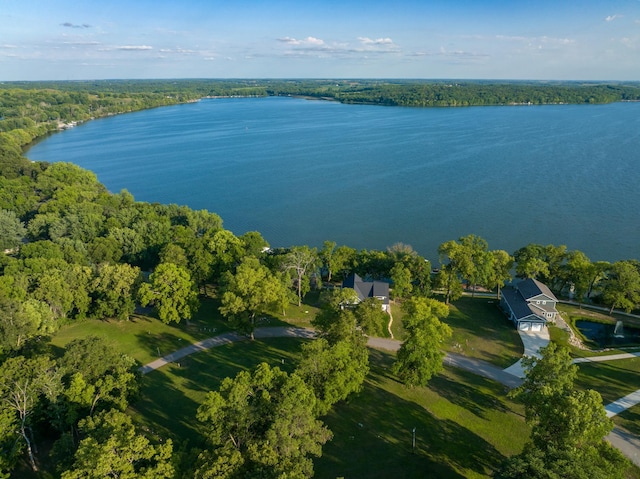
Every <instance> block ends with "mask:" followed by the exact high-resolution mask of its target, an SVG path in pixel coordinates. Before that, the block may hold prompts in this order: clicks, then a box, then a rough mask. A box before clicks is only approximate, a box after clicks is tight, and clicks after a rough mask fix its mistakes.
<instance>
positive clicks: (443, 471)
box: [315, 351, 528, 478]
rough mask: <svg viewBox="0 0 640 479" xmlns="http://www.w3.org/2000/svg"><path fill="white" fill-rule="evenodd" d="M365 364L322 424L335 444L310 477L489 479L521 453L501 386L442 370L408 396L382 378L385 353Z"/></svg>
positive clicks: (516, 416) (515, 418)
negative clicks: (357, 387) (354, 387)
mask: <svg viewBox="0 0 640 479" xmlns="http://www.w3.org/2000/svg"><path fill="white" fill-rule="evenodd" d="M370 358H371V372H370V374H369V376H368V378H367V380H366V383H365V387H364V390H363V391H362V392H361V393H360V394H357V395H354V396H353V397H351V398H349V400H348V402H347V403H345V404H340V405H338V406H336V407H334V410H333V411H331V412H330V413H329V415H328V417H327V418H326V419H325V420H326V423H327V425H328V426H329V428H330V429H331V430H332V431H333V433H334V439H333V441H331V442H330V443H328V444H327V445H325V447H324V450H323V456H322V458H320V459H318V460H316V461H315V464H316V476H317V477H327V478H333V477H341V476H342V477H348V478H388V477H394V478H422V477H438V478H462V477H469V478H482V477H491V474H492V471H494V470H495V468H496V467H498V466H499V465H500V463H501V461H502V460H503V459H504V458H505V457H506V456H508V455H511V454H515V453H518V452H520V450H521V449H522V446H523V444H524V441H525V439H526V437H527V436H528V426H526V424H525V423H524V419H523V417H522V416H521V414H522V409H521V407H520V406H518V405H516V404H513V403H512V402H510V401H509V400H507V399H506V396H505V391H504V389H503V387H502V386H501V385H499V384H497V383H495V382H493V381H490V380H487V379H484V378H482V377H479V376H476V375H474V374H470V373H465V372H463V371H460V370H455V369H447V370H446V371H445V373H444V374H442V375H440V376H438V377H436V378H434V379H433V380H432V381H431V382H430V384H429V386H428V387H427V388H413V389H408V388H405V387H404V386H402V385H401V384H400V383H398V382H397V380H396V379H395V378H394V377H393V376H392V375H391V374H390V373H389V368H390V366H391V364H392V362H393V355H392V354H389V353H386V352H380V351H372V352H371V355H370ZM413 428H416V447H415V449H412V430H413Z"/></svg>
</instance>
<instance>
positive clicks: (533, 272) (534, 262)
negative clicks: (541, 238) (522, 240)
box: [513, 243, 549, 279]
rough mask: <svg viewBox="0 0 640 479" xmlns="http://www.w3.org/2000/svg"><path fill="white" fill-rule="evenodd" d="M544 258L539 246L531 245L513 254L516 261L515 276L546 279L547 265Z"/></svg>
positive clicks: (541, 247)
mask: <svg viewBox="0 0 640 479" xmlns="http://www.w3.org/2000/svg"><path fill="white" fill-rule="evenodd" d="M544 256H545V255H544V247H543V246H541V245H539V244H534V243H531V244H528V245H527V246H524V247H522V248H520V249H519V250H517V251H516V252H515V253H514V254H513V257H514V259H515V261H516V276H517V277H518V278H533V279H542V278H545V277H547V276H548V275H549V265H548V264H547V262H546V261H545V257H544Z"/></svg>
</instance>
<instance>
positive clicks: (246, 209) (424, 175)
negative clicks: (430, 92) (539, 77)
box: [27, 98, 640, 261]
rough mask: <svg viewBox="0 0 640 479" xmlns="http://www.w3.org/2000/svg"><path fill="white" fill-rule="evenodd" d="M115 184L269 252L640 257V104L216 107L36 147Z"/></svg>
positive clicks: (188, 108)
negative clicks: (479, 247)
mask: <svg viewBox="0 0 640 479" xmlns="http://www.w3.org/2000/svg"><path fill="white" fill-rule="evenodd" d="M27 156H28V157H29V158H30V159H32V160H44V161H50V162H54V161H70V162H73V163H76V164H78V165H80V166H82V167H84V168H87V169H90V170H92V171H94V172H95V173H96V174H97V175H98V179H99V180H100V181H101V182H102V183H104V184H105V185H106V186H107V188H109V189H110V190H111V191H120V190H121V189H123V188H125V189H127V190H128V191H130V192H131V193H132V194H133V195H134V196H135V198H136V199H137V200H142V201H149V202H160V203H177V204H186V205H188V206H190V207H192V208H194V209H203V208H205V209H208V210H209V211H213V212H216V213H218V214H219V215H220V216H221V217H222V218H223V221H224V225H225V227H226V228H227V229H230V230H232V231H233V232H234V233H236V234H242V233H244V232H246V231H251V230H257V231H260V232H261V233H262V234H263V236H264V237H265V238H266V239H267V241H269V243H270V244H271V245H272V246H289V245H294V244H308V245H311V246H321V244H322V242H323V241H324V240H327V239H328V240H333V241H336V242H337V243H338V244H347V245H349V246H352V247H355V248H370V249H384V248H386V247H387V246H389V245H392V244H393V243H396V242H398V241H401V242H403V243H408V244H411V245H412V246H413V247H414V249H416V250H417V251H418V252H420V253H421V254H422V255H423V256H425V257H427V258H429V259H431V260H432V261H437V248H438V245H439V244H441V243H442V242H444V241H447V240H450V239H457V238H459V237H460V236H464V235H467V234H471V233H473V234H476V235H479V236H482V237H483V238H485V239H486V240H487V241H488V242H489V247H490V249H505V250H507V251H509V252H511V253H512V252H513V251H514V250H516V249H518V248H520V247H522V246H525V245H527V244H528V243H541V244H556V245H557V244H566V245H567V247H568V248H569V249H578V250H581V251H583V252H585V253H586V254H587V256H589V257H590V259H591V260H593V261H596V260H608V261H616V260H619V259H631V258H639V257H640V255H639V254H638V253H639V252H640V214H639V205H640V103H615V104H610V105H588V106H587V105H584V106H578V105H557V106H517V107H514V106H505V107H472V108H395V107H379V106H366V105H342V104H340V103H337V102H327V101H309V100H303V99H296V98H240V99H210V100H202V101H200V102H198V103H192V104H185V105H178V106H172V107H165V108H158V109H154V110H147V111H142V112H136V113H130V114H126V115H120V116H115V117H110V118H105V119H100V120H95V121H91V122H88V123H85V124H82V125H80V126H78V127H76V128H74V129H72V130H68V131H65V132H63V133H59V134H56V135H53V136H51V137H49V138H47V139H46V140H44V141H41V142H39V143H37V144H36V145H34V146H33V147H32V148H31V149H30V150H29V151H28V152H27Z"/></svg>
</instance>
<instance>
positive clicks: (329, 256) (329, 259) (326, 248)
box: [318, 241, 337, 283]
mask: <svg viewBox="0 0 640 479" xmlns="http://www.w3.org/2000/svg"><path fill="white" fill-rule="evenodd" d="M336 244H337V243H336V242H335V241H325V242H324V243H322V249H321V250H320V252H319V253H318V256H319V258H320V261H321V262H322V266H323V267H324V269H326V271H327V282H329V283H330V282H331V276H333V271H334V270H335V263H334V254H335V251H336Z"/></svg>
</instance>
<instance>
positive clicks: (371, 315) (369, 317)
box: [354, 298, 389, 336]
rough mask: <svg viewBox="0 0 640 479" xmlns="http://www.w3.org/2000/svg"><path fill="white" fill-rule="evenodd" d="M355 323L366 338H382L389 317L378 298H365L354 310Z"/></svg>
mask: <svg viewBox="0 0 640 479" xmlns="http://www.w3.org/2000/svg"><path fill="white" fill-rule="evenodd" d="M354 314H355V316H356V322H357V324H358V326H360V328H362V331H363V332H364V334H366V335H367V336H384V335H385V333H384V331H385V329H386V326H387V324H388V322H389V315H388V314H387V313H386V312H385V311H383V309H382V301H380V300H379V299H378V298H366V299H365V300H364V301H362V302H360V303H358V305H357V306H356V307H355V308H354Z"/></svg>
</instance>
